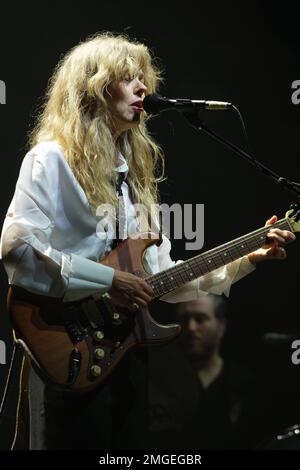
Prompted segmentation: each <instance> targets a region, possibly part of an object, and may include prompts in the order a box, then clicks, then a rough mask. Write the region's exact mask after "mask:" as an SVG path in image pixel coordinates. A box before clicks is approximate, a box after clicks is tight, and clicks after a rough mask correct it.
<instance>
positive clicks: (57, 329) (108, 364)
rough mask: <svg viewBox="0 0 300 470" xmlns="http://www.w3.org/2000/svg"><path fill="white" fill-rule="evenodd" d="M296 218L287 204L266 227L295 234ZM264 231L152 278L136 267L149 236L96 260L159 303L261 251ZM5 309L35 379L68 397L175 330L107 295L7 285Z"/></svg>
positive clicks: (152, 239)
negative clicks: (145, 288)
mask: <svg viewBox="0 0 300 470" xmlns="http://www.w3.org/2000/svg"><path fill="white" fill-rule="evenodd" d="M299 219H300V210H299V209H298V206H294V207H293V209H291V210H289V211H288V212H287V213H286V217H285V218H283V219H281V220H279V221H277V222H276V223H275V224H273V225H272V228H275V227H278V228H280V229H283V230H290V231H292V232H298V231H300V222H299ZM270 228H271V227H270V226H266V227H262V228H260V229H258V230H255V231H253V232H251V233H248V234H247V235H244V236H242V237H239V238H237V239H235V240H232V241H230V242H228V243H225V244H223V245H221V246H219V247H217V248H214V249H211V250H209V251H206V252H205V253H202V254H199V255H197V256H195V257H193V258H191V259H189V260H187V261H184V262H182V263H179V264H177V265H175V266H172V267H171V268H169V269H166V270H164V271H162V272H159V273H157V274H152V275H149V273H147V272H146V271H145V269H144V267H143V254H144V252H145V250H146V249H147V248H148V247H149V246H150V245H153V244H154V243H158V240H159V239H158V236H156V235H154V234H147V235H148V238H146V237H145V234H140V237H136V238H128V239H127V240H124V241H122V242H121V243H120V244H119V245H118V246H117V248H115V249H114V250H112V251H111V252H110V253H109V254H108V255H107V256H105V257H104V258H103V259H101V260H100V261H99V262H101V263H102V264H104V265H107V266H111V267H113V268H115V269H118V270H122V271H126V272H130V273H133V274H135V275H136V276H139V277H141V278H144V279H145V280H146V282H147V283H149V285H150V286H151V287H152V289H153V291H154V296H155V298H160V297H161V296H163V295H164V294H167V293H168V292H170V291H172V290H173V289H176V288H178V287H181V286H182V285H184V284H186V283H187V282H189V281H191V280H193V279H196V278H198V277H200V276H202V275H204V274H206V273H208V272H210V271H213V270H215V269H217V268H220V267H221V266H224V265H226V264H228V263H230V262H231V261H234V260H236V259H238V258H240V257H242V256H244V255H247V254H249V253H251V252H252V251H254V250H256V249H258V248H260V247H262V246H263V245H265V244H266V243H268V240H267V237H266V235H267V233H268V231H269V230H270ZM149 236H150V238H149ZM7 306H8V310H9V312H10V315H11V318H12V321H13V325H14V328H15V332H16V335H17V338H18V339H17V341H18V342H19V343H20V344H22V346H23V347H24V348H25V350H26V351H27V353H28V354H29V355H30V358H31V362H32V364H33V366H34V367H35V368H36V370H37V372H38V373H39V374H40V376H41V377H42V378H43V379H44V380H45V381H48V382H50V383H52V384H53V385H55V386H57V387H58V388H62V389H64V390H68V391H75V392H85V391H88V390H91V389H93V388H95V387H96V386H98V385H99V384H101V383H102V382H103V381H104V380H105V379H106V378H107V376H108V375H109V374H110V372H111V371H112V370H113V369H114V368H115V366H116V365H117V364H118V363H119V362H120V360H121V359H122V357H123V356H124V355H125V354H126V352H127V351H128V350H130V349H131V348H134V347H136V346H141V345H145V344H149V345H151V344H156V343H162V342H165V341H168V340H171V339H172V338H175V337H176V336H177V335H178V334H179V333H180V330H181V328H180V326H179V325H176V324H171V325H161V324H159V323H157V322H156V321H155V320H154V319H153V318H152V317H151V315H150V313H149V310H148V308H139V309H138V310H137V311H135V312H134V313H132V312H129V311H127V310H126V309H123V308H120V307H116V306H115V305H114V304H113V303H112V301H111V298H110V296H109V294H104V295H94V296H91V297H88V298H85V299H82V300H80V301H76V302H67V303H66V302H62V300H61V299H56V298H53V297H45V296H39V295H34V294H31V293H29V292H27V291H25V290H24V289H21V288H19V287H15V286H13V287H11V288H10V289H9V293H8V299H7Z"/></svg>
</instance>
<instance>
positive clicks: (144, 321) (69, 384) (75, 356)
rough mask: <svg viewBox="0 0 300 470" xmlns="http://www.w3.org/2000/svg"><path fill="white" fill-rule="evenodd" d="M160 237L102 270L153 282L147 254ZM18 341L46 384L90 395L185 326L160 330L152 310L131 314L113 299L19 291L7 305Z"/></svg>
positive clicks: (143, 241)
mask: <svg viewBox="0 0 300 470" xmlns="http://www.w3.org/2000/svg"><path fill="white" fill-rule="evenodd" d="M154 243H157V237H156V238H155V239H154V238H153V237H152V238H150V239H149V238H148V239H147V238H135V239H133V238H129V239H127V240H124V241H122V242H121V243H120V244H119V245H118V247H117V248H115V249H114V250H112V251H111V252H110V253H109V254H108V255H107V256H106V257H105V258H103V259H102V260H101V263H102V264H105V265H107V266H111V267H113V268H115V269H118V270H121V271H126V272H130V273H133V274H135V275H136V276H139V277H141V278H145V277H148V276H149V273H147V272H146V271H145V270H144V267H143V263H142V259H143V255H144V251H145V250H146V248H147V247H149V246H150V245H153V244H154ZM7 305H8V310H9V312H10V315H11V318H12V321H13V325H14V328H15V330H16V335H17V337H18V341H19V342H20V343H21V344H22V345H23V347H24V348H25V349H26V350H27V352H28V354H29V355H30V357H31V360H32V364H33V365H34V366H35V368H36V370H37V372H38V373H39V375H40V376H41V377H42V378H43V380H45V381H48V382H50V383H52V384H53V385H55V386H56V387H58V388H62V389H64V390H66V391H74V392H86V391H88V390H91V389H93V388H95V387H96V386H98V385H99V384H100V383H102V382H103V381H104V380H105V379H106V377H107V376H108V375H109V374H110V372H111V371H112V370H113V369H114V367H115V366H116V365H117V364H118V363H119V362H120V360H121V359H122V357H123V356H124V355H125V354H126V353H127V351H129V350H130V349H132V348H134V347H137V346H141V345H146V344H154V343H161V342H164V341H166V340H170V339H173V338H174V337H176V336H177V335H178V334H179V333H180V330H181V328H180V326H179V325H168V326H165V325H160V324H159V323H157V322H156V321H155V320H154V319H153V318H152V317H151V315H150V313H149V310H148V308H143V309H141V308H140V309H138V310H137V311H136V312H134V313H133V312H129V311H127V310H126V309H123V308H119V307H115V306H114V305H113V304H112V302H111V300H110V298H109V296H107V295H106V294H104V296H99V298H97V300H95V296H93V297H89V298H86V299H83V300H81V301H76V302H67V303H66V302H62V300H61V299H56V298H53V297H52V298H51V297H45V296H37V295H34V294H31V293H29V292H27V291H25V290H23V289H20V288H18V287H11V288H10V289H9V294H8V299H7Z"/></svg>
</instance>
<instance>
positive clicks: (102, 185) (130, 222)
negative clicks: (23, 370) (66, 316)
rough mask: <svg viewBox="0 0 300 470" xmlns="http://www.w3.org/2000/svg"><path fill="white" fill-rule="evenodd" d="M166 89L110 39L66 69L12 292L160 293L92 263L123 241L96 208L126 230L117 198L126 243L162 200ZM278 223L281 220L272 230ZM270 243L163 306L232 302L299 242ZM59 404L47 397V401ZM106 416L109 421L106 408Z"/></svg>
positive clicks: (9, 230)
mask: <svg viewBox="0 0 300 470" xmlns="http://www.w3.org/2000/svg"><path fill="white" fill-rule="evenodd" d="M160 81H161V74H160V71H159V69H158V68H157V66H156V65H155V63H154V61H153V60H152V58H151V56H150V53H149V51H148V49H147V47H146V46H145V45H143V44H140V43H137V42H134V41H131V40H129V39H128V38H126V37H124V36H120V35H113V34H111V33H103V34H97V35H96V36H94V37H92V38H89V39H88V40H87V41H85V42H83V43H81V44H79V45H78V46H76V47H75V48H73V49H72V50H71V51H69V52H68V53H67V54H66V55H65V57H63V59H62V60H61V61H60V62H59V64H58V66H57V67H56V69H55V72H54V74H53V76H52V78H51V80H50V83H49V87H48V91H47V95H46V100H45V105H44V107H43V110H42V112H41V114H40V116H39V119H38V122H37V125H36V127H35V128H34V130H33V132H32V134H31V137H30V150H29V152H28V153H27V154H26V156H25V158H24V160H23V163H22V166H21V170H20V175H19V179H18V182H17V185H16V190H15V194H14V197H13V200H12V202H11V205H10V207H9V209H8V213H7V216H6V219H5V222H4V227H3V232H2V239H1V256H2V259H3V262H4V265H5V268H6V271H7V274H8V278H9V284H11V285H15V286H18V287H21V288H23V289H25V290H26V291H29V292H31V293H35V294H40V295H45V296H50V297H58V298H62V299H63V301H64V302H68V301H73V300H78V299H82V298H84V297H87V296H90V295H93V294H96V293H105V292H109V294H110V295H111V297H112V299H113V301H114V303H115V304H116V305H122V306H125V307H127V308H128V309H129V310H136V309H138V308H139V307H144V306H146V305H147V304H148V303H149V302H150V300H151V298H152V296H153V292H152V289H151V287H150V286H149V285H148V284H147V283H146V282H145V281H144V280H143V279H140V278H138V277H137V276H135V275H133V274H131V273H127V272H122V271H119V270H117V269H113V268H111V267H108V266H104V265H102V264H101V263H97V261H98V260H99V259H101V258H102V257H103V256H104V255H105V254H106V253H108V252H109V251H110V250H111V249H112V247H113V246H114V240H116V239H117V238H118V236H117V235H118V234H117V233H116V230H114V231H113V232H112V230H110V228H111V227H113V223H111V224H107V219H106V218H103V217H102V216H103V211H102V209H101V208H103V207H107V204H109V205H110V207H113V208H116V213H117V214H118V216H119V217H118V220H119V221H121V214H120V213H118V208H119V204H118V196H119V197H120V198H121V199H122V201H123V206H122V207H123V209H124V213H123V216H124V219H122V220H123V222H124V220H125V222H124V223H123V224H122V231H123V233H122V237H120V236H119V238H124V237H128V236H130V235H132V234H134V233H136V232H139V231H141V229H142V227H143V228H145V220H144V219H143V218H141V219H139V220H138V218H137V215H136V212H135V208H134V205H133V204H134V203H138V204H142V205H143V207H144V208H145V209H146V210H147V211H148V213H150V211H151V207H153V205H154V204H156V203H157V202H158V193H157V184H158V183H159V181H161V179H162V174H157V167H158V164H159V162H163V156H162V153H161V150H160V149H159V147H158V146H157V145H156V144H155V142H154V141H153V140H152V139H151V137H150V136H149V134H148V132H147V129H146V126H145V121H146V118H147V116H146V113H145V112H144V110H143V99H144V97H145V95H146V94H150V93H153V92H155V91H156V89H157V87H158V84H159V82H160ZM119 175H121V176H122V179H120V178H119ZM125 180H126V181H125ZM116 188H117V189H116ZM120 207H121V206H120ZM119 212H120V209H119ZM99 214H100V215H99ZM112 219H113V218H112ZM146 219H147V218H146ZM275 221H276V217H275V216H274V217H272V219H270V220H269V221H268V222H267V223H268V224H271V223H274V222H275ZM110 222H112V220H111V221H110ZM119 225H120V224H119ZM108 226H109V227H108ZM119 228H120V227H119ZM119 233H120V231H119ZM268 236H269V238H270V240H271V241H272V242H273V243H272V244H270V245H268V246H266V247H265V248H261V249H260V250H258V251H256V252H254V253H251V254H250V255H248V257H244V258H241V259H240V260H237V261H235V262H233V263H231V264H229V265H227V266H225V267H224V268H221V269H218V270H216V271H214V272H212V273H210V274H208V275H205V276H202V277H201V278H199V279H196V280H195V281H193V282H190V283H188V284H186V285H185V286H184V287H183V288H180V289H175V290H174V291H172V292H171V293H169V294H167V295H166V296H165V297H164V300H167V301H170V302H177V301H184V300H190V299H194V298H197V297H198V296H199V295H202V294H205V293H206V292H213V293H217V294H221V293H223V292H225V293H226V294H227V295H228V293H229V289H230V286H231V284H232V283H233V282H236V281H237V280H239V279H240V278H241V277H243V276H244V275H245V274H247V273H249V272H251V271H252V270H253V269H254V265H255V263H256V262H259V261H262V260H264V259H271V258H277V259H283V258H284V257H285V256H286V254H285V251H284V248H283V247H282V246H280V245H282V244H283V243H284V242H285V241H286V240H289V239H292V238H294V235H293V234H292V233H290V232H287V231H282V230H279V229H274V230H273V231H270V232H269V235H268ZM170 248H171V246H170V242H169V240H168V239H167V238H166V237H163V242H162V243H161V244H160V246H157V245H153V246H151V247H150V248H149V249H148V250H147V252H146V256H145V264H146V268H147V270H148V271H150V272H152V273H155V272H159V271H161V270H163V269H166V268H168V267H170V266H171V265H172V264H174V262H173V261H172V260H171V258H170V255H169V252H170ZM102 392H103V390H102V391H101V392H98V393H95V394H93V397H94V398H93V400H94V401H95V403H96V405H95V407H94V409H95V408H97V410H98V409H99V400H100V399H99V396H101V393H102ZM49 393H51V392H49ZM101 400H102V401H101ZM101 400H100V401H101V403H104V402H105V399H104V398H103V397H102V398H101ZM54 401H55V400H53V397H51V399H50V401H49V400H48V403H52V404H53V403H54ZM70 401H72V400H69V399H68V404H69V403H70ZM83 402H84V400H81V402H80V403H81V405H80V406H81V410H82V413H81V415H82V416H84V417H85V418H86V417H87V416H89V418H88V421H89V422H91V421H90V414H89V412H88V411H87V408H88V407H89V406H90V402H91V400H88V402H89V403H88V402H86V408H85V405H83ZM51 406H52V405H50V408H51ZM63 406H66V402H64V405H63ZM74 406H75V408H76V406H78V404H76V405H74ZM58 408H59V407H58ZM104 408H105V410H104V411H103V410H102V411H103V413H105V412H107V409H109V406H105V407H104ZM104 408H103V409H104ZM94 409H93V411H91V415H92V414H94ZM69 411H70V414H69V415H68V417H67V418H65V417H62V416H61V414H60V413H59V412H57V413H56V414H55V412H54V411H53V409H52V410H51V413H48V418H49V419H48V421H49V420H52V424H51V426H52V427H51V429H55V427H56V428H59V427H60V428H62V427H63V423H66V422H68V423H70V422H72V423H73V424H72V426H73V429H74V426H75V425H74V422H73V421H72V419H73V418H74V412H73V411H74V408H73V404H72V406H71V407H70V410H69ZM77 414H78V413H77ZM55 416H56V418H55ZM71 417H72V419H71ZM102 417H103V414H102ZM102 419H103V418H102ZM58 422H59V424H58ZM107 422H110V418H109V417H107ZM77 424H78V423H77ZM72 426H71V428H72ZM71 428H70V427H69V429H71ZM91 428H93V426H91ZM48 429H50V427H48ZM93 429H94V428H93ZM66 433H67V431H66V432H65V434H66ZM69 434H70V433H69ZM49 435H51V432H50V434H49V433H48V447H49V448H55V446H58V445H61V446H62V447H64V445H65V446H66V447H75V446H77V447H78V445H79V444H78V442H80V443H81V444H80V445H82V446H83V448H86V447H89V446H90V447H99V446H101V445H102V446H103V447H105V446H106V445H108V446H109V445H110V444H109V441H107V442H106V441H105V439H106V438H104V437H103V436H104V434H103V435H102V437H101V438H100V437H99V436H98V437H97V438H96V439H95V438H94V436H95V433H94V431H91V433H88V434H87V433H86V429H85V432H84V433H83V434H82V435H80V437H78V436H71V437H70V436H69V437H68V439H69V440H68V444H64V443H63V442H61V440H60V441H59V442H60V444H58V443H57V442H58V441H56V443H55V444H54V440H53V439H52V438H51V436H50V437H49ZM91 435H92V437H91ZM52 437H53V436H52ZM51 439H52V441H51ZM49 442H50V444H49Z"/></svg>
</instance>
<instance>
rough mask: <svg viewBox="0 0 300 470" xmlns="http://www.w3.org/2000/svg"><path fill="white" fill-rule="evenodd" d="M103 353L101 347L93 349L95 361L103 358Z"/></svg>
mask: <svg viewBox="0 0 300 470" xmlns="http://www.w3.org/2000/svg"><path fill="white" fill-rule="evenodd" d="M104 355H105V351H104V349H101V348H97V349H95V351H94V358H95V359H96V360H97V361H100V359H103V358H104Z"/></svg>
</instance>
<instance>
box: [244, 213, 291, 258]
mask: <svg viewBox="0 0 300 470" xmlns="http://www.w3.org/2000/svg"><path fill="white" fill-rule="evenodd" d="M275 222H277V216H276V215H273V217H271V219H269V220H267V222H266V226H267V225H272V224H274V223H275ZM267 237H268V238H269V239H270V241H271V243H268V244H266V245H263V246H262V247H261V248H259V249H258V250H255V251H253V252H252V253H249V255H248V259H249V261H250V262H251V263H252V264H256V263H260V262H261V261H267V260H270V259H278V260H284V259H286V251H285V249H284V245H285V244H286V243H287V242H291V241H293V240H295V238H296V237H295V235H294V234H293V233H292V232H289V231H288V230H281V229H279V228H274V229H272V228H271V229H270V231H269V232H268V233H267Z"/></svg>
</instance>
